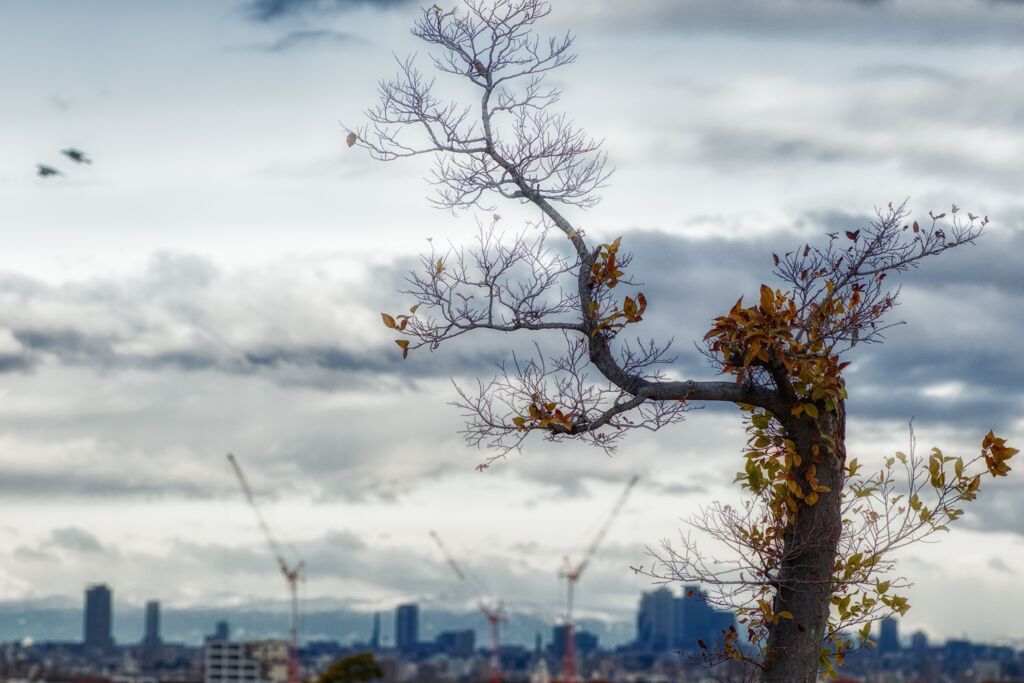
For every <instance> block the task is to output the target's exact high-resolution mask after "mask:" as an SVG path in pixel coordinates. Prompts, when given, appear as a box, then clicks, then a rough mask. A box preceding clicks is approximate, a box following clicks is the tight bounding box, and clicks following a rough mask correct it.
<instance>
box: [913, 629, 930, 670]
mask: <svg viewBox="0 0 1024 683" xmlns="http://www.w3.org/2000/svg"><path fill="white" fill-rule="evenodd" d="M910 653H911V656H912V657H913V660H914V663H915V664H917V665H920V664H921V663H922V662H924V660H926V659H927V658H928V635H927V634H926V633H925V632H924V631H914V635H912V636H910Z"/></svg>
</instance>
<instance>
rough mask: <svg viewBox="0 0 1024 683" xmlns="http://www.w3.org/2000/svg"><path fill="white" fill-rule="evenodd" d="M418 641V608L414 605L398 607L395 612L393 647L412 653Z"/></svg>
mask: <svg viewBox="0 0 1024 683" xmlns="http://www.w3.org/2000/svg"><path fill="white" fill-rule="evenodd" d="M419 639H420V608H419V607H418V606H417V605H416V604H415V603H410V604H407V605H399V606H398V608H397V609H396V610H395V647H396V648H398V651H399V652H405V653H412V652H415V651H416V645H417V643H419Z"/></svg>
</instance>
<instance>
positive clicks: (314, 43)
mask: <svg viewBox="0 0 1024 683" xmlns="http://www.w3.org/2000/svg"><path fill="white" fill-rule="evenodd" d="M363 42H364V41H363V39H362V38H360V37H359V36H357V35H355V34H353V33H344V32H342V31H331V30H329V29H307V30H302V31H291V32H290V33H286V34H285V35H283V36H281V37H280V38H278V39H277V40H275V41H273V42H270V43H255V44H252V45H248V46H246V47H245V48H243V49H247V50H254V51H256V52H269V53H275V54H276V53H281V52H293V51H296V50H300V49H304V48H313V47H347V46H350V45H354V44H360V43H363Z"/></svg>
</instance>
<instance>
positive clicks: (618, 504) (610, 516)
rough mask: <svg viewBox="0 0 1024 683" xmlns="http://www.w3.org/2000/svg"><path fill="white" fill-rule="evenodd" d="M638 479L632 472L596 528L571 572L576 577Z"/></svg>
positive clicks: (587, 562) (592, 553)
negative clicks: (604, 517)
mask: <svg viewBox="0 0 1024 683" xmlns="http://www.w3.org/2000/svg"><path fill="white" fill-rule="evenodd" d="M639 480H640V477H639V476H637V475H635V474H634V475H633V476H632V477H631V478H630V480H629V483H627V484H626V489H625V490H624V491H623V492H622V494H621V495H620V496H619V499H618V501H616V503H615V507H613V508H612V511H611V512H610V513H608V518H607V519H606V520H605V522H604V524H603V525H602V526H601V528H600V529H598V531H597V534H596V535H595V536H594V540H593V541H591V542H590V545H589V546H587V550H586V552H585V553H583V559H581V560H580V562H579V564H577V565H576V568H575V570H574V571H573V573H575V574H577V578H578V575H579V574H582V573H583V570H584V569H586V567H587V564H589V563H590V560H591V559H593V557H594V555H595V554H596V553H597V549H598V548H599V547H600V546H601V542H602V541H603V540H604V537H605V536H607V535H608V530H609V529H611V527H612V522H614V521H615V518H616V517H618V516H619V513H620V512H621V511H622V508H623V506H624V505H625V504H626V499H627V498H629V494H630V492H631V491H632V490H633V487H634V486H635V485H636V483H637V481H639Z"/></svg>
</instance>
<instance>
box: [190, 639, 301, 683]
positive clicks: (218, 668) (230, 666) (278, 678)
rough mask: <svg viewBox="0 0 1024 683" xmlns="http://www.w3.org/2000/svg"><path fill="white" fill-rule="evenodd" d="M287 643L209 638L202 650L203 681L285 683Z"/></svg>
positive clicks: (210, 682)
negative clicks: (236, 641)
mask: <svg viewBox="0 0 1024 683" xmlns="http://www.w3.org/2000/svg"><path fill="white" fill-rule="evenodd" d="M287 681H288V643H287V642H286V641H283V640H267V641H257V642H251V643H232V642H228V641H226V640H211V641H209V642H207V643H206V647H205V651H204V653H203V683H287Z"/></svg>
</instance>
